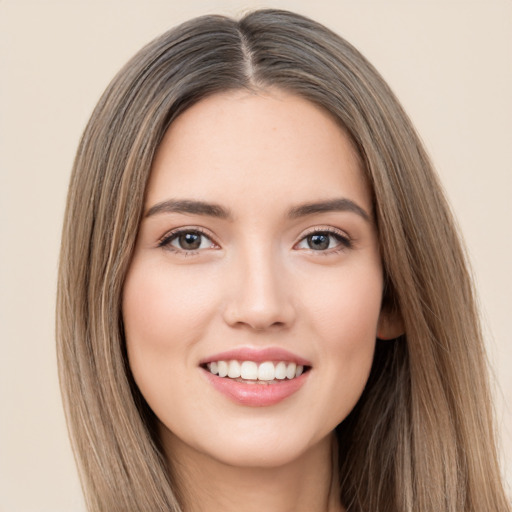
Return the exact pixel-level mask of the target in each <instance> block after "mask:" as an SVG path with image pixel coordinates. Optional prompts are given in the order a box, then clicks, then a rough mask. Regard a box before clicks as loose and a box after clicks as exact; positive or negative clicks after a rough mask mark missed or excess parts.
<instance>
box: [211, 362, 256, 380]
mask: <svg viewBox="0 0 512 512" xmlns="http://www.w3.org/2000/svg"><path fill="white" fill-rule="evenodd" d="M210 371H211V370H210ZM240 374H241V377H242V379H248V380H257V378H258V365H257V364H256V363H255V362H254V361H244V362H243V363H242V365H241V371H240Z"/></svg>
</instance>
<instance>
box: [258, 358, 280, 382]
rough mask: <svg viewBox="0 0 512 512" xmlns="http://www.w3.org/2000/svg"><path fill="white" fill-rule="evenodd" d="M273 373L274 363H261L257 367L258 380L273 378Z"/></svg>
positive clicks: (274, 371)
mask: <svg viewBox="0 0 512 512" xmlns="http://www.w3.org/2000/svg"><path fill="white" fill-rule="evenodd" d="M275 373H276V370H275V368H274V363H272V362H265V363H261V364H260V366H259V367H258V380H274V376H275Z"/></svg>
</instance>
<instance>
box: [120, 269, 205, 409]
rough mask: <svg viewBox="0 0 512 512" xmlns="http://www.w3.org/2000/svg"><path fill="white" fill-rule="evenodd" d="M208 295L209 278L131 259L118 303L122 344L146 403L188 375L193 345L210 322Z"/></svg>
mask: <svg viewBox="0 0 512 512" xmlns="http://www.w3.org/2000/svg"><path fill="white" fill-rule="evenodd" d="M213 293H214V289H213V287H212V285H211V280H207V279H197V278H196V279H191V278H190V276H188V275H187V272H174V273H171V272H170V271H169V268H168V267H167V268H166V266H164V265H154V266H150V265H144V266H143V265H138V262H137V261H136V260H134V261H133V262H132V266H131V268H130V271H129V273H128V276H127V279H126V281H125V286H124V291H123V304H122V311H123V321H124V328H125V336H126V348H127V353H128V360H129V364H130V368H131V370H132V374H133V376H134V378H135V381H136V382H137V385H138V386H139V388H140V390H141V391H142V393H143V395H144V396H145V397H146V399H147V400H148V402H150V401H151V395H152V394H153V393H154V392H158V390H159V389H165V388H166V387H168V386H169V385H171V383H172V382H173V381H174V379H178V378H179V379H182V380H183V379H185V380H186V379H188V378H189V373H188V372H187V371H185V370H186V369H187V368H191V367H194V366H195V360H194V359H193V356H194V346H195V345H196V343H197V341H198V340H200V339H201V337H202V335H203V333H204V329H205V328H206V327H205V326H206V325H208V324H209V322H210V319H211V315H212V311H213V304H214V297H213Z"/></svg>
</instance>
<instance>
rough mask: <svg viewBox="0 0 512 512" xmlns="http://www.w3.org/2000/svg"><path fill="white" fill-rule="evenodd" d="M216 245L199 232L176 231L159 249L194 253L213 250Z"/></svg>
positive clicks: (167, 237) (164, 240)
mask: <svg viewBox="0 0 512 512" xmlns="http://www.w3.org/2000/svg"><path fill="white" fill-rule="evenodd" d="M214 246H215V244H214V243H213V242H212V241H211V239H210V238H208V237H207V236H206V235H205V234H204V233H201V232H200V231H197V230H181V231H175V232H174V233H171V234H170V235H168V236H166V237H165V238H164V239H163V240H162V241H161V242H160V243H159V247H164V248H167V249H170V250H173V251H176V252H180V251H181V252H192V251H199V250H202V249H211V248H213V247H214Z"/></svg>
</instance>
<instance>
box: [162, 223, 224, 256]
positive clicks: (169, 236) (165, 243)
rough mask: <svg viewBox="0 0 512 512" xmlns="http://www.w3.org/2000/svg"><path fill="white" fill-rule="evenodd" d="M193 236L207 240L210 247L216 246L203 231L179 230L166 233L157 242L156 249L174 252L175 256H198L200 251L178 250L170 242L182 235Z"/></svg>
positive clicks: (194, 229)
mask: <svg viewBox="0 0 512 512" xmlns="http://www.w3.org/2000/svg"><path fill="white" fill-rule="evenodd" d="M188 234H195V235H199V236H201V237H205V238H207V239H208V240H209V241H210V242H211V244H212V246H216V245H217V244H216V243H215V242H214V241H213V240H212V237H211V236H209V235H208V234H207V233H206V232H205V231H203V230H202V229H201V228H180V229H176V230H174V231H171V232H169V233H166V234H165V235H164V236H163V237H162V238H161V239H160V241H159V242H158V247H161V248H163V249H167V250H168V251H171V252H174V253H176V254H180V255H183V256H193V255H194V254H198V253H199V252H200V251H201V250H202V249H190V250H188V249H180V248H177V247H173V246H172V245H171V242H173V241H174V240H176V239H177V238H178V237H180V236H182V235H188Z"/></svg>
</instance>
